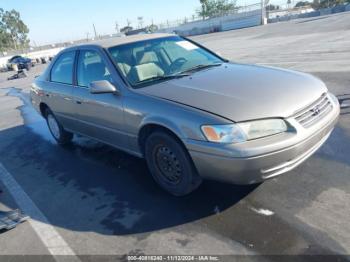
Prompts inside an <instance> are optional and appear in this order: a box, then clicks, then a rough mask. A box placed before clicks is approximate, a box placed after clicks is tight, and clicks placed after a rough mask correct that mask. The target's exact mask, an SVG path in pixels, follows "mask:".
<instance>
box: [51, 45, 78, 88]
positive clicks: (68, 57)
mask: <svg viewBox="0 0 350 262" xmlns="http://www.w3.org/2000/svg"><path fill="white" fill-rule="evenodd" d="M74 58H75V51H70V52H66V53H63V54H62V55H61V56H60V57H59V58H58V59H57V61H56V62H55V64H54V65H53V67H52V69H51V81H52V82H57V83H62V84H69V85H72V82H73V66H74Z"/></svg>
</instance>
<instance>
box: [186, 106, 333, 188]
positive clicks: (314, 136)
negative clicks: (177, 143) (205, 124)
mask: <svg viewBox="0 0 350 262" xmlns="http://www.w3.org/2000/svg"><path fill="white" fill-rule="evenodd" d="M338 117H339V104H336V103H335V104H334V107H333V110H332V111H331V112H330V113H329V114H328V115H327V116H326V117H325V118H324V119H322V121H320V122H319V123H318V124H317V125H315V126H314V127H313V128H310V129H308V130H306V129H305V130H303V128H302V127H298V128H299V129H297V132H296V133H295V134H292V135H291V134H284V135H281V136H276V137H271V138H267V139H261V140H260V141H258V140H257V141H256V142H251V143H249V142H248V143H244V144H246V145H241V146H240V145H230V146H229V147H226V148H224V149H223V148H221V149H219V148H218V147H216V148H215V147H214V145H213V143H209V142H198V141H186V143H185V144H186V147H187V148H188V150H189V153H190V155H191V157H192V160H193V162H194V165H195V167H196V168H197V170H198V172H199V174H200V175H201V176H202V177H203V178H206V179H213V180H219V181H225V182H231V183H235V184H254V183H260V182H263V181H264V180H267V179H270V178H273V177H276V176H278V175H280V174H283V173H285V172H288V171H290V170H292V169H293V168H295V167H296V166H298V165H299V164H301V163H302V162H303V161H305V160H306V159H307V158H308V157H310V156H311V155H312V154H313V153H314V152H315V151H316V150H317V149H319V148H320V147H321V146H322V145H323V144H324V142H325V141H326V140H327V138H328V137H329V136H330V134H331V132H332V130H333V128H334V126H335V125H336V123H337V120H338ZM237 147H240V148H239V150H237ZM278 147H279V148H278ZM271 149H273V150H271ZM264 151H265V152H264ZM232 152H235V154H236V155H237V152H239V156H234V157H233V156H232ZM256 153H258V154H256ZM249 154H251V155H249Z"/></svg>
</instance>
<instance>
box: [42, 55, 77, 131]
mask: <svg viewBox="0 0 350 262" xmlns="http://www.w3.org/2000/svg"><path fill="white" fill-rule="evenodd" d="M75 56H76V51H67V52H64V53H62V54H61V55H60V56H59V57H58V58H57V59H56V60H55V62H54V65H53V66H52V68H51V71H50V77H49V82H47V83H46V87H45V97H44V101H45V102H46V103H47V104H48V106H49V107H50V109H51V110H52V111H53V113H54V114H55V116H56V117H57V118H58V120H59V122H60V123H61V124H62V125H63V126H64V127H65V128H66V129H69V130H74V123H75V120H74V116H75V114H74V105H73V100H72V94H73V75H74V74H73V71H74V63H75Z"/></svg>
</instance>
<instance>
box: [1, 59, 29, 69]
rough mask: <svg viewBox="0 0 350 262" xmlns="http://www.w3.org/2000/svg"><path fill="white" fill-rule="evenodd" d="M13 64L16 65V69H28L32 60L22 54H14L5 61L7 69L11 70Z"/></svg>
mask: <svg viewBox="0 0 350 262" xmlns="http://www.w3.org/2000/svg"><path fill="white" fill-rule="evenodd" d="M14 64H15V65H17V68H18V70H21V69H27V70H30V68H31V67H32V66H33V64H32V60H31V59H29V58H26V57H23V56H14V57H12V58H11V59H9V60H8V62H7V69H8V70H12V69H13V65H14Z"/></svg>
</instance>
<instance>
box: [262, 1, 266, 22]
mask: <svg viewBox="0 0 350 262" xmlns="http://www.w3.org/2000/svg"><path fill="white" fill-rule="evenodd" d="M265 1H266V0H261V24H262V25H265V24H266V4H265Z"/></svg>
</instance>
